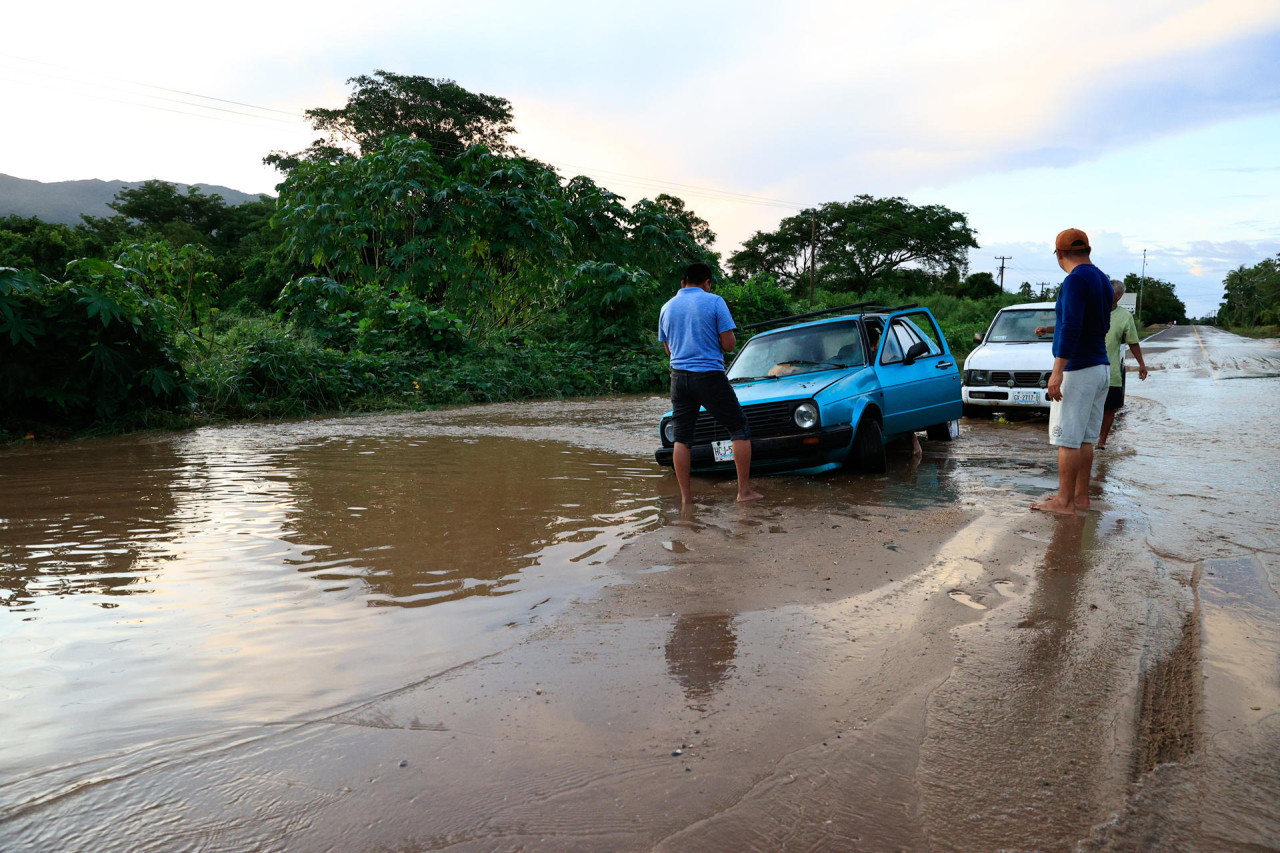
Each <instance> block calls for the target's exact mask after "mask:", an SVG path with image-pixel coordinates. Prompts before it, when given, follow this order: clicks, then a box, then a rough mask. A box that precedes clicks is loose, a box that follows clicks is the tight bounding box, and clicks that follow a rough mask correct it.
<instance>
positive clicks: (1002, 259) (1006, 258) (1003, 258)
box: [996, 255, 1013, 293]
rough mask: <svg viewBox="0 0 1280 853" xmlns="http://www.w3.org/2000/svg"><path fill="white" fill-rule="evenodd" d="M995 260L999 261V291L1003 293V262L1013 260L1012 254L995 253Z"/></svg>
mask: <svg viewBox="0 0 1280 853" xmlns="http://www.w3.org/2000/svg"><path fill="white" fill-rule="evenodd" d="M996 260H997V261H999V262H1000V292H1001V293H1004V262H1005V261H1011V260H1013V256H1012V255H1010V256H1005V255H996Z"/></svg>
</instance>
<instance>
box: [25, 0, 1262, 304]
mask: <svg viewBox="0 0 1280 853" xmlns="http://www.w3.org/2000/svg"><path fill="white" fill-rule="evenodd" d="M784 5H785V8H784ZM4 17H5V32H6V36H7V38H6V39H5V41H4V45H3V46H2V47H0V116H3V118H4V123H3V124H4V128H5V130H4V133H3V134H0V173H5V174H9V175H14V176H17V177H21V178H33V179H37V180H41V181H58V180H68V179H79V178H104V179H121V180H130V181H134V180H145V179H148V178H161V179H164V180H169V181H175V182H181V183H209V184H221V185H225V186H230V187H234V188H236V189H240V190H244V191H247V192H273V188H274V185H275V184H276V182H277V181H278V180H279V175H278V174H277V173H275V172H274V171H272V170H270V169H268V168H267V167H265V166H263V165H262V163H261V160H262V157H263V156H264V155H265V154H266V153H268V152H269V151H271V150H273V149H285V150H298V149H300V148H302V147H304V146H305V145H306V144H307V143H308V142H309V141H310V140H311V139H312V138H313V134H312V133H311V132H310V130H309V129H308V128H307V126H306V124H305V122H303V121H302V118H301V111H302V110H303V109H305V108H307V107H315V106H341V105H342V104H343V103H344V102H345V96H346V94H347V92H348V87H347V85H346V82H345V81H346V79H347V78H349V77H352V76H355V75H358V74H368V73H371V72H373V71H374V70H375V69H385V70H388V71H395V72H398V73H402V74H417V75H423V76H429V77H444V78H450V79H454V80H456V81H457V82H458V83H460V84H461V85H463V86H465V87H466V88H468V89H471V90H473V91H478V92H484V93H486V94H491V95H499V96H501V97H504V98H507V99H508V100H509V101H511V103H512V105H513V107H514V110H515V124H516V128H517V130H518V131H519V133H518V135H517V136H516V138H515V139H514V142H515V143H516V144H517V145H519V146H520V147H522V148H523V149H524V150H525V151H526V152H528V153H529V154H531V155H533V156H535V157H537V158H539V159H541V160H544V161H547V162H550V163H552V164H555V165H556V166H558V167H560V168H561V170H562V172H564V173H565V174H566V175H572V174H579V173H581V174H588V175H591V176H592V177H595V178H596V179H597V180H599V181H600V182H601V183H603V184H604V185H606V186H608V187H610V188H611V189H614V190H615V191H617V192H620V193H621V194H623V195H624V196H626V197H627V198H628V199H629V200H630V201H635V200H636V199H638V198H641V197H643V196H653V195H656V194H657V193H659V192H664V191H665V192H670V193H672V194H674V195H678V196H681V197H683V198H684V199H685V200H686V202H687V203H688V204H689V206H690V207H691V208H693V209H694V210H695V211H696V212H697V213H699V214H700V215H702V216H703V217H704V218H706V219H707V220H708V221H709V222H710V223H711V226H712V228H713V230H715V231H716V233H717V234H718V235H719V238H720V239H719V241H718V242H717V245H716V248H717V249H719V250H720V251H721V252H722V253H724V254H728V253H729V252H731V251H733V250H734V249H735V248H736V247H737V246H738V245H739V244H740V243H741V241H742V240H743V239H745V238H746V237H748V236H750V234H751V233H752V232H753V231H755V230H758V229H770V228H773V227H775V226H776V224H777V222H778V220H779V219H781V218H782V217H784V216H787V215H789V214H790V213H793V212H795V210H796V209H798V208H800V207H802V206H807V205H814V204H821V203H822V202H826V201H837V200H840V201H845V200H849V199H851V198H853V197H854V196H856V195H859V194H862V193H870V194H873V195H896V196H902V197H905V198H906V199H908V200H909V201H911V202H913V203H916V204H934V203H937V204H944V205H947V206H948V207H951V208H953V209H955V210H959V211H962V212H964V213H966V214H968V216H969V221H970V224H971V225H972V226H973V227H974V228H975V229H976V230H977V231H978V239H979V242H980V243H981V244H982V248H981V249H980V250H978V251H976V252H974V253H973V256H972V259H971V264H972V269H973V270H974V271H978V270H990V271H992V272H994V271H995V270H996V267H997V266H998V262H997V261H996V260H995V259H994V258H995V256H997V255H1007V256H1012V260H1011V261H1009V262H1008V266H1007V270H1006V274H1005V282H1006V286H1014V287H1016V286H1017V284H1019V283H1020V282H1022V281H1024V280H1029V281H1032V282H1040V281H1057V280H1060V279H1061V277H1062V274H1061V272H1060V271H1059V270H1058V269H1057V267H1056V265H1055V264H1054V263H1053V261H1052V258H1051V249H1052V239H1053V236H1054V234H1056V233H1057V232H1058V231H1059V230H1061V229H1063V228H1066V227H1078V228H1083V229H1084V230H1085V231H1087V232H1088V233H1089V235H1090V237H1091V239H1092V241H1093V245H1094V260H1095V262H1096V263H1097V264H1098V265H1099V266H1100V267H1101V268H1102V269H1103V270H1105V271H1106V272H1107V273H1109V274H1110V275H1111V276H1112V277H1120V276H1123V275H1124V274H1126V273H1129V272H1140V271H1141V266H1142V251H1143V249H1146V250H1147V257H1148V262H1147V272H1148V274H1150V275H1155V276H1159V277H1161V278H1164V279H1166V280H1169V281H1172V282H1174V283H1175V284H1176V285H1177V287H1178V293H1179V295H1180V296H1181V297H1182V298H1183V300H1184V301H1185V302H1186V303H1187V307H1188V310H1189V311H1190V312H1191V313H1192V314H1193V315H1199V314H1203V313H1207V312H1212V311H1214V310H1216V308H1217V305H1218V302H1219V300H1220V298H1221V293H1222V287H1221V283H1222V278H1223V276H1224V274H1225V273H1226V271H1228V270H1230V269H1233V268H1235V267H1236V266H1238V265H1240V264H1252V263H1256V262H1258V261H1260V260H1262V259H1263V258H1265V257H1268V256H1273V255H1275V254H1276V253H1277V252H1280V216H1278V215H1277V212H1278V211H1280V204H1277V199H1280V0H1213V1H1212V2H1199V0H1195V2H1192V0H1187V1H1186V2H1154V1H1150V2H1148V1H1147V0H1128V2H1125V3H1116V2H1114V0H1105V2H1096V0H1077V2H1075V3H1072V4H1063V3H1044V2H1035V0H1015V2H981V0H975V2H969V3H965V4H956V3H954V2H941V0H919V2H911V1H910V0H898V2H883V0H881V2H875V3H867V2H849V0H845V1H844V2H808V3H806V2H793V3H789V4H781V3H751V2H742V0H738V2H732V3H730V2H709V3H699V2H696V0H685V2H664V0H658V2H654V1H653V0H651V2H649V3H646V4H634V3H625V4H624V3H609V2H604V0H594V2H554V0H548V2H543V3H529V2H518V0H511V2H485V0H475V2H470V3H458V2H451V3H447V4H443V3H441V4H437V3H431V2H382V3H379V2H366V3H363V4H353V3H349V2H346V3H333V2H322V0H313V2H308V3H292V2H276V3H272V2H265V3H264V2H254V3H248V2H240V0H224V2H222V3H219V4H187V3H173V2H171V0H170V2H163V3H144V2H131V1H130V0H118V2H115V3H101V2H95V3H87V2H71V3H42V4H22V5H14V6H13V8H9V9H6V12H5V16H4ZM210 98H220V99H223V100H221V101H215V100H210Z"/></svg>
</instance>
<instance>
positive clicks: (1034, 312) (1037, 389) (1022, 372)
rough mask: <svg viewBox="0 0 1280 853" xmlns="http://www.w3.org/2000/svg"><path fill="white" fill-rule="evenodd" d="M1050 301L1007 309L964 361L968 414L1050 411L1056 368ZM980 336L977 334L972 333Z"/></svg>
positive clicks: (963, 390)
mask: <svg viewBox="0 0 1280 853" xmlns="http://www.w3.org/2000/svg"><path fill="white" fill-rule="evenodd" d="M1053 306H1054V303H1052V302H1027V303H1024V304H1022V305H1010V306H1009V307H1008V308H1003V309H1001V310H1000V312H999V313H998V314H996V318H995V319H994V320H992V321H991V326H990V328H988V329H987V334H986V335H985V336H983V337H982V339H981V343H980V345H979V346H978V348H977V349H975V350H974V351H973V352H971V353H969V357H968V358H966V359H965V360H964V373H963V376H962V378H963V381H964V385H963V388H962V389H961V398H962V400H963V402H964V413H965V415H966V416H967V417H975V416H980V415H989V414H992V413H994V412H997V411H999V412H1014V411H1023V412H1046V413H1047V412H1048V410H1049V401H1048V400H1046V399H1045V388H1046V387H1047V386H1048V385H1049V374H1050V373H1051V372H1052V371H1053V333H1052V332H1050V333H1048V334H1046V335H1043V336H1038V335H1036V329H1037V328H1042V327H1047V328H1050V329H1052V328H1053V325H1054V314H1053ZM974 337H975V338H977V336H976V335H975V336H974Z"/></svg>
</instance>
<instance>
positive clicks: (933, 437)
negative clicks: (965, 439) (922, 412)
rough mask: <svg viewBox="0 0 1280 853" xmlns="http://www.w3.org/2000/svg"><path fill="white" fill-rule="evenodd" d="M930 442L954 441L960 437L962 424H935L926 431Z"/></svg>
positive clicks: (949, 422)
mask: <svg viewBox="0 0 1280 853" xmlns="http://www.w3.org/2000/svg"><path fill="white" fill-rule="evenodd" d="M925 434H926V435H928V436H929V440H930V441H952V440H953V439H955V438H956V437H957V436H959V435H960V422H959V421H947V422H946V423H945V424H934V425H933V426H931V427H929V428H928V429H927V430H925Z"/></svg>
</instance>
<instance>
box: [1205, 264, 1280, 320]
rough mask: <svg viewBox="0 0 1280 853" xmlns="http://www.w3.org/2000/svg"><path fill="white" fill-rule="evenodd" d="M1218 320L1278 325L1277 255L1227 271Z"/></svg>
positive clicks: (1279, 284) (1279, 286)
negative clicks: (1251, 264)
mask: <svg viewBox="0 0 1280 853" xmlns="http://www.w3.org/2000/svg"><path fill="white" fill-rule="evenodd" d="M1222 286H1223V299H1222V305H1221V306H1220V307H1219V308H1218V322H1219V323H1220V324H1221V325H1224V326H1274V325H1280V254H1278V255H1276V257H1274V258H1264V259H1263V260H1262V261H1260V262H1259V263H1257V264H1254V265H1253V266H1244V265H1243V264H1242V265H1241V266H1239V267H1237V268H1236V269H1234V270H1232V271H1231V272H1229V273H1227V277H1226V279H1225V280H1224V281H1223V282H1222Z"/></svg>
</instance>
